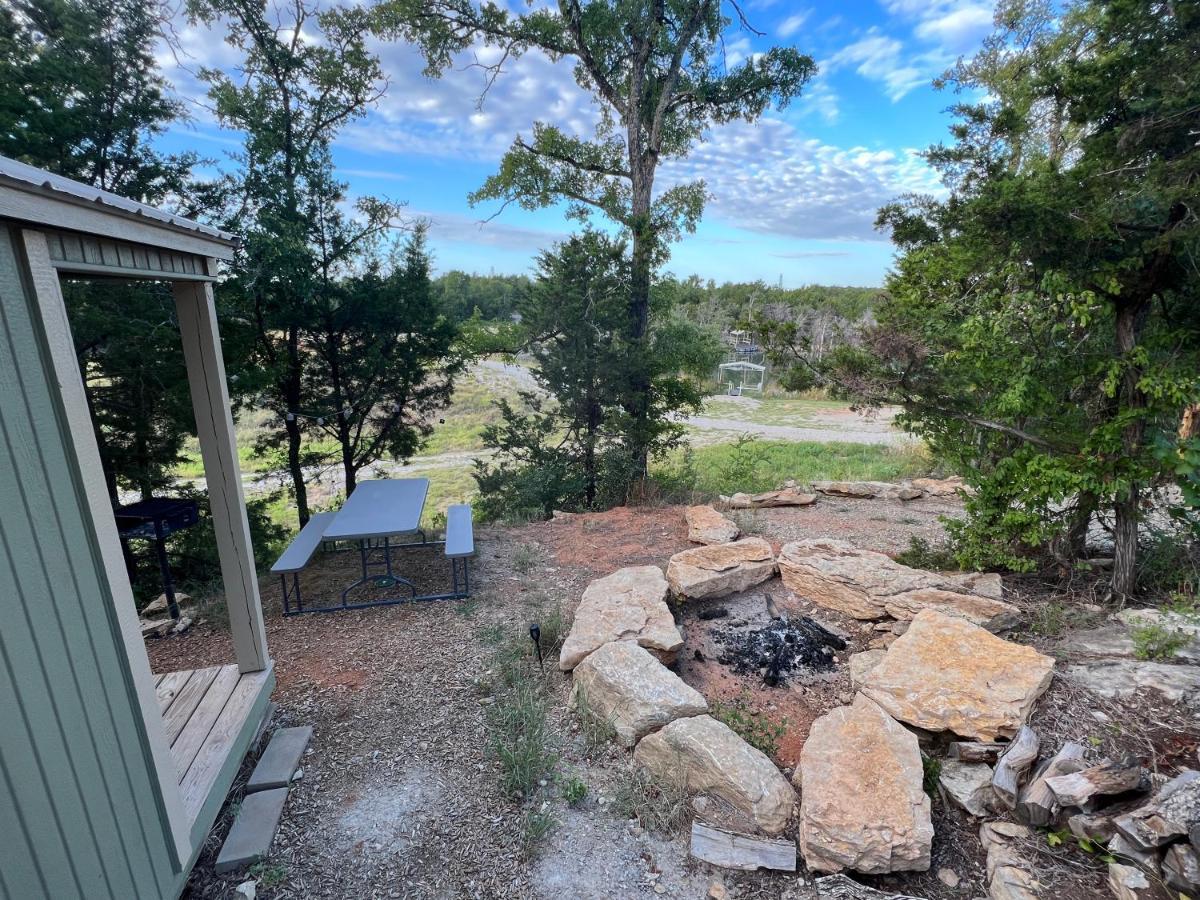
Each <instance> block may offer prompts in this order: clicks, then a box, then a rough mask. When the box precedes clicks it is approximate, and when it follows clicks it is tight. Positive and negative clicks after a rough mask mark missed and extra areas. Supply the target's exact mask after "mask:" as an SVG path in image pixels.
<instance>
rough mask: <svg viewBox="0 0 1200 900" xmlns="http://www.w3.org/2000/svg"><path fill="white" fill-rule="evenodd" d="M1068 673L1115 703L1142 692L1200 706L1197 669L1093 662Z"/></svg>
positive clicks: (1135, 662) (1124, 661) (1074, 666)
mask: <svg viewBox="0 0 1200 900" xmlns="http://www.w3.org/2000/svg"><path fill="white" fill-rule="evenodd" d="M1067 674H1068V675H1069V676H1071V677H1072V678H1074V679H1076V680H1077V681H1079V682H1080V683H1081V684H1082V685H1083V686H1084V687H1086V688H1088V690H1091V691H1094V692H1095V693H1097V694H1099V695H1100V696H1102V697H1110V698H1112V699H1114V700H1133V699H1136V698H1137V697H1138V696H1140V695H1141V694H1142V693H1143V692H1145V691H1154V692H1156V693H1158V694H1161V695H1162V696H1163V697H1164V698H1166V699H1167V700H1170V701H1171V702H1172V703H1179V702H1181V701H1182V702H1185V703H1200V667H1197V666H1182V665H1172V664H1171V663H1160V662H1148V661H1147V662H1143V661H1141V660H1136V659H1096V660H1087V661H1083V662H1078V663H1074V664H1072V665H1070V666H1068V667H1067Z"/></svg>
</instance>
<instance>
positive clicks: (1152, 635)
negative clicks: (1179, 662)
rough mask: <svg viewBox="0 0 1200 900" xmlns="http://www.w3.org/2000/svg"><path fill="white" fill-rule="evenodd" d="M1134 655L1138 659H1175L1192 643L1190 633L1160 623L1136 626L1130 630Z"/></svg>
mask: <svg viewBox="0 0 1200 900" xmlns="http://www.w3.org/2000/svg"><path fill="white" fill-rule="evenodd" d="M1129 635H1130V637H1132V638H1133V655H1134V656H1136V657H1137V658H1138V659H1160V660H1162V659H1174V657H1175V654H1176V653H1178V652H1179V651H1180V650H1182V649H1183V648H1184V647H1186V646H1187V645H1188V644H1190V643H1191V641H1192V636H1191V634H1190V633H1189V632H1187V631H1183V630H1181V629H1177V628H1171V627H1170V626H1169V625H1163V624H1161V623H1158V622H1150V623H1147V624H1145V625H1135V626H1134V627H1133V628H1131V629H1130V630H1129Z"/></svg>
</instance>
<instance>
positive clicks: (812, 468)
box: [664, 440, 932, 496]
mask: <svg viewBox="0 0 1200 900" xmlns="http://www.w3.org/2000/svg"><path fill="white" fill-rule="evenodd" d="M689 459H690V467H691V469H692V470H694V473H695V489H696V491H698V492H699V493H701V494H704V495H711V496H715V495H717V494H732V493H735V492H737V491H746V492H750V493H753V492H756V491H768V490H773V489H775V488H778V487H779V486H781V485H782V484H783V483H784V482H785V481H788V480H795V481H798V482H802V483H803V482H808V481H822V480H830V481H897V480H900V479H903V478H915V477H918V476H921V475H925V474H928V472H929V471H930V469H931V468H932V461H931V460H930V459H929V456H928V454H927V453H926V452H925V449H924V447H923V446H921V445H913V444H906V445H900V446H877V445H873V444H849V443H837V442H828V443H816V442H793V441H758V440H751V441H748V442H746V441H740V442H739V441H734V442H730V443H724V444H713V445H709V446H706V447H697V448H695V449H693V450H691V451H690V452H688V451H680V452H679V453H677V454H676V455H675V456H674V457H673V458H672V459H671V460H669V461H668V463H667V465H666V466H665V467H664V468H666V469H669V471H670V472H671V473H676V474H677V473H680V472H681V471H682V470H684V469H685V468H686V467H688V465H689Z"/></svg>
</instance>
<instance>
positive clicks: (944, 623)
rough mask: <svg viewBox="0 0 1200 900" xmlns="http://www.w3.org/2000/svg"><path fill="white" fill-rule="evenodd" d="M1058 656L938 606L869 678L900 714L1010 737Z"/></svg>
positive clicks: (869, 685)
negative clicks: (992, 630)
mask: <svg viewBox="0 0 1200 900" xmlns="http://www.w3.org/2000/svg"><path fill="white" fill-rule="evenodd" d="M1053 673H1054V660H1053V659H1051V658H1050V657H1049V656H1045V655H1043V654H1041V653H1038V652H1037V651H1036V650H1034V649H1033V648H1032V647H1026V646H1023V645H1022V644H1015V643H1012V642H1011V641H1006V640H1003V639H1001V638H998V637H996V636H995V635H994V634H991V633H990V632H988V631H986V630H984V629H983V628H980V627H979V626H978V625H972V624H971V623H970V622H968V621H966V620H965V619H960V618H956V617H954V616H947V615H945V614H943V613H940V612H937V611H936V610H931V609H927V610H923V611H922V612H920V613H919V614H918V615H917V616H916V618H914V619H913V620H912V623H911V624H910V625H909V626H908V630H907V631H905V632H904V634H902V635H901V636H900V637H899V638H897V639H896V641H895V642H894V643H893V644H892V645H891V647H889V648H888V652H887V655H886V656H885V657H884V658H883V659H882V660H881V661H880V663H879V664H878V665H876V666H875V667H874V668H873V669H871V671H870V672H868V673H867V674H866V675H865V677H864V678H863V683H862V691H863V693H864V694H866V695H867V696H868V697H870V698H871V699H872V700H874V701H876V702H877V703H878V704H879V705H880V706H882V707H883V708H884V709H885V710H887V712H888V713H890V714H891V715H892V716H893V717H894V718H897V719H899V720H900V721H902V722H907V723H909V724H910V725H915V726H917V727H918V728H924V729H925V730H927V731H949V732H952V733H954V734H956V735H959V736H961V737H969V738H975V739H977V740H981V741H991V740H995V739H996V738H998V737H1003V738H1011V737H1012V736H1013V735H1015V734H1016V733H1017V730H1018V729H1019V728H1020V727H1021V725H1023V724H1024V723H1025V720H1026V719H1027V718H1028V717H1029V713H1030V710H1032V708H1033V704H1034V701H1036V700H1037V698H1038V697H1040V696H1041V694H1042V692H1043V691H1045V690H1046V688H1047V687H1049V686H1050V679H1051V678H1052V677H1053Z"/></svg>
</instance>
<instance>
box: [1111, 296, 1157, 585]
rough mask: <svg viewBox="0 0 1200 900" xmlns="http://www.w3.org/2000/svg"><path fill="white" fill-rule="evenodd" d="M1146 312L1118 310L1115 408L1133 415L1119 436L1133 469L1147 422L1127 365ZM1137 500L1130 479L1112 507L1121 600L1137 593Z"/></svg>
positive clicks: (1135, 376)
mask: <svg viewBox="0 0 1200 900" xmlns="http://www.w3.org/2000/svg"><path fill="white" fill-rule="evenodd" d="M1149 310H1150V300H1149V299H1141V298H1138V299H1129V300H1126V301H1123V302H1121V303H1119V305H1118V306H1117V318H1116V344H1117V353H1118V354H1119V355H1120V356H1121V357H1122V358H1123V359H1125V360H1126V362H1127V366H1126V369H1125V373H1124V375H1123V376H1122V378H1121V387H1120V403H1119V404H1118V407H1117V408H1118V411H1119V412H1120V413H1121V414H1123V415H1128V414H1130V413H1132V414H1133V418H1132V419H1131V420H1130V421H1129V424H1127V425H1126V426H1125V428H1124V430H1123V431H1122V433H1121V445H1122V450H1123V454H1124V457H1125V460H1126V462H1127V463H1128V464H1130V465H1132V466H1135V467H1136V465H1137V460H1138V458H1139V457H1140V456H1141V454H1142V449H1143V447H1142V445H1143V443H1144V442H1145V435H1146V420H1145V419H1144V418H1143V417H1142V415H1141V412H1142V410H1144V409H1145V407H1146V395H1145V394H1144V393H1143V392H1142V389H1141V388H1140V387H1139V385H1138V382H1139V381H1140V380H1141V377H1142V371H1141V369H1140V368H1138V367H1136V366H1134V365H1132V364H1131V363H1129V361H1130V360H1131V358H1132V354H1133V351H1134V350H1135V349H1136V348H1137V344H1138V338H1139V336H1140V335H1141V331H1142V326H1143V325H1144V323H1145V321H1146V314H1147V313H1148V312H1149ZM1140 500H1141V485H1140V484H1138V482H1137V481H1136V480H1134V479H1130V484H1129V487H1128V489H1127V490H1126V492H1125V494H1124V496H1120V497H1118V498H1117V502H1116V507H1115V509H1116V525H1115V527H1114V529H1113V550H1114V552H1113V578H1112V592H1113V593H1114V594H1116V595H1117V596H1118V597H1122V598H1124V597H1131V596H1133V594H1134V592H1135V590H1136V589H1137V556H1138V520H1139V518H1140V515H1141V510H1140V508H1139V503H1140Z"/></svg>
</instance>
